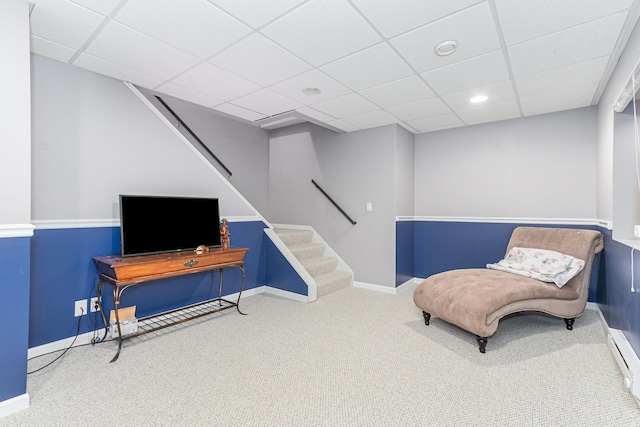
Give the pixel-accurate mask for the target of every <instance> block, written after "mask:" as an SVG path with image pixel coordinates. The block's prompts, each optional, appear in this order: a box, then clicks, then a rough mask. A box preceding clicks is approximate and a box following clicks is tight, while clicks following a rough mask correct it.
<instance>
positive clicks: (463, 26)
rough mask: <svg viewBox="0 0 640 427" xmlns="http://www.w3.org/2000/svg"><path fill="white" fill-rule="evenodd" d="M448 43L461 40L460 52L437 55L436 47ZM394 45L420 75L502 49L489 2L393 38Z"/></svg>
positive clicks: (459, 42)
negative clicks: (441, 43)
mask: <svg viewBox="0 0 640 427" xmlns="http://www.w3.org/2000/svg"><path fill="white" fill-rule="evenodd" d="M444 40H455V41H457V42H458V50H457V51H456V52H455V53H454V54H452V55H449V56H438V55H436V53H435V50H434V48H435V46H436V45H437V44H438V43H440V42H442V41H444ZM391 43H392V44H393V45H394V46H395V47H396V49H398V52H399V53H400V54H401V55H402V56H403V57H404V58H405V59H407V61H409V63H410V64H411V65H412V66H413V67H414V68H415V69H416V70H417V71H418V72H422V71H427V70H432V69H434V68H439V67H443V66H445V65H449V64H452V63H454V62H459V61H462V60H464V59H468V58H472V57H474V56H477V55H482V54H484V53H488V52H492V51H494V50H497V49H500V41H499V39H498V33H497V31H496V27H495V23H494V20H493V15H492V14H491V9H490V8H489V5H488V4H487V3H480V4H478V5H476V6H473V7H471V8H469V9H466V10H464V11H461V12H458V13H456V14H454V15H451V16H448V17H447V18H444V19H441V20H439V21H436V22H434V23H431V24H429V25H425V26H423V27H420V28H418V29H416V30H413V31H411V32H409V33H406V34H404V35H401V36H398V37H396V38H394V39H391Z"/></svg>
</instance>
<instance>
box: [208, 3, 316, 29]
mask: <svg viewBox="0 0 640 427" xmlns="http://www.w3.org/2000/svg"><path fill="white" fill-rule="evenodd" d="M303 1H305V0H269V1H238V0H209V2H211V3H214V4H216V5H218V6H220V7H221V8H222V9H224V10H226V11H227V12H229V13H230V14H232V15H233V16H235V17H236V18H238V19H240V20H241V21H243V22H245V23H247V24H248V25H251V26H252V27H253V28H258V27H261V26H263V25H264V24H266V23H267V22H269V21H272V20H273V19H275V18H277V17H278V16H280V15H282V14H283V13H285V12H287V11H289V10H291V9H292V8H294V7H296V6H297V5H299V4H300V3H302V2H303Z"/></svg>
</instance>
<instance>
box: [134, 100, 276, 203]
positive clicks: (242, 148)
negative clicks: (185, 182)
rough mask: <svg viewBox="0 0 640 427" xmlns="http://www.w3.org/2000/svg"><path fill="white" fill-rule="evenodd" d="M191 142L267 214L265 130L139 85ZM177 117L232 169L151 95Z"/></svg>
mask: <svg viewBox="0 0 640 427" xmlns="http://www.w3.org/2000/svg"><path fill="white" fill-rule="evenodd" d="M140 91H141V92H142V93H143V94H145V96H146V97H147V98H148V99H149V100H150V101H151V102H152V103H153V104H154V105H155V106H156V108H157V109H158V111H159V112H160V113H162V114H163V115H164V116H165V117H166V118H167V120H169V121H170V122H171V123H172V124H173V125H174V126H175V127H176V128H177V129H178V131H179V132H180V133H181V134H182V135H183V136H184V137H185V138H186V139H187V140H188V141H189V142H191V143H192V144H193V146H194V147H195V148H196V149H197V150H198V151H199V152H200V153H201V154H202V155H203V156H204V157H205V158H206V159H208V160H209V161H210V162H211V164H212V165H213V167H215V168H216V169H217V170H218V172H220V174H221V175H222V176H224V177H225V178H227V179H228V180H229V182H230V183H231V184H232V185H233V186H234V187H235V188H236V189H237V190H238V191H239V192H240V193H241V194H242V195H243V196H244V197H245V198H246V199H247V200H248V201H249V202H250V203H251V204H252V205H253V207H254V208H256V209H257V210H258V211H259V212H260V213H261V214H262V215H264V216H266V215H267V206H268V203H267V197H268V188H269V185H268V179H267V178H268V175H269V132H268V131H266V130H264V129H261V128H259V127H257V126H250V125H247V124H246V123H241V122H239V121H238V120H234V119H230V118H226V117H222V116H221V115H220V114H219V113H214V112H213V110H211V109H209V108H206V107H202V106H200V105H196V104H192V103H190V102H186V101H183V100H181V99H177V98H173V97H171V96H168V95H163V94H157V93H155V92H153V91H149V90H145V89H140ZM155 95H158V96H160V98H162V100H163V101H164V103H165V104H167V105H168V106H169V108H171V110H172V111H173V112H174V113H175V114H177V115H178V117H180V119H181V120H182V121H183V123H184V124H186V125H187V126H188V127H189V129H191V131H192V132H193V133H194V134H195V135H196V136H197V137H198V138H199V139H200V140H201V141H202V143H203V144H205V145H206V147H207V148H208V149H209V151H211V152H212V153H213V154H214V155H215V156H216V157H217V158H218V159H219V160H220V161H221V162H222V163H223V164H224V165H225V166H226V167H227V168H228V169H229V170H230V171H231V173H232V175H231V176H230V177H229V174H228V173H227V171H226V170H225V169H224V168H223V167H222V166H220V165H219V163H218V162H217V161H216V160H215V159H214V158H213V157H212V156H211V154H209V153H208V152H207V151H206V150H205V149H204V148H202V146H201V144H200V143H198V142H197V140H196V139H195V138H194V137H193V136H192V135H191V134H190V133H189V132H188V131H187V130H186V129H185V128H184V127H183V126H181V125H180V124H179V122H178V120H177V119H176V118H175V117H174V116H173V115H172V114H171V113H170V112H169V111H167V109H166V108H165V107H164V106H163V105H162V104H161V103H160V102H159V101H158V100H157V99H156V98H155Z"/></svg>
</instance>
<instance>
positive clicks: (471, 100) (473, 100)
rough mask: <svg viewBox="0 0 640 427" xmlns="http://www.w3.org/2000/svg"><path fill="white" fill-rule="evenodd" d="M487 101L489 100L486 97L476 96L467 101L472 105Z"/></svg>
mask: <svg viewBox="0 0 640 427" xmlns="http://www.w3.org/2000/svg"><path fill="white" fill-rule="evenodd" d="M487 99H489V97H487V96H485V95H476V96H474V97H473V98H471V99H470V100H469V101H470V102H472V103H474V104H479V103H481V102H484V101H486V100H487Z"/></svg>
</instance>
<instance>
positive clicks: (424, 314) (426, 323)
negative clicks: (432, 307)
mask: <svg viewBox="0 0 640 427" xmlns="http://www.w3.org/2000/svg"><path fill="white" fill-rule="evenodd" d="M422 315H423V316H424V324H425V325H427V326H429V319H431V315H430V314H429V313H427V312H426V311H423V312H422Z"/></svg>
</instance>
